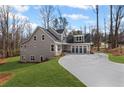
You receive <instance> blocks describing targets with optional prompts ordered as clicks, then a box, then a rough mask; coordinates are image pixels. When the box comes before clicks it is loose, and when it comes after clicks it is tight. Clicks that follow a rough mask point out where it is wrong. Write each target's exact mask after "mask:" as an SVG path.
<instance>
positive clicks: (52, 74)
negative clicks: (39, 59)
mask: <svg viewBox="0 0 124 93" xmlns="http://www.w3.org/2000/svg"><path fill="white" fill-rule="evenodd" d="M58 59H59V58H53V59H51V60H49V61H47V62H44V63H39V64H33V63H29V64H23V63H19V57H11V58H7V59H6V61H7V63H6V64H4V65H0V73H8V72H11V73H13V77H12V78H11V79H10V80H9V81H8V82H6V83H5V84H4V85H2V86H4V87H6V86H7V87H13V86H14V87H84V86H85V85H84V84H82V83H81V82H80V81H79V80H78V79H77V78H75V77H74V76H73V75H72V74H70V73H69V72H68V71H66V70H65V69H64V68H63V67H61V66H60V65H59V63H58Z"/></svg>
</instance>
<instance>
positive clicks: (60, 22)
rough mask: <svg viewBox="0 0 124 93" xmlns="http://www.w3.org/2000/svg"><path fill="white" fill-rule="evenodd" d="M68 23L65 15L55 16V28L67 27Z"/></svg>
mask: <svg viewBox="0 0 124 93" xmlns="http://www.w3.org/2000/svg"><path fill="white" fill-rule="evenodd" d="M67 25H68V22H67V19H66V18H65V17H59V18H55V19H54V20H53V28H55V29H65V28H66V27H67Z"/></svg>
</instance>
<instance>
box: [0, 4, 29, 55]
mask: <svg viewBox="0 0 124 93" xmlns="http://www.w3.org/2000/svg"><path fill="white" fill-rule="evenodd" d="M12 10H13V7H11V6H4V5H3V6H0V29H1V39H2V44H1V46H2V55H3V57H8V56H14V55H15V54H17V50H18V53H19V47H20V43H21V40H22V38H23V32H24V29H25V24H27V19H24V18H19V17H18V16H17V15H16V14H15V13H12ZM10 14H11V15H10ZM10 17H11V18H10ZM15 52H16V53H15Z"/></svg>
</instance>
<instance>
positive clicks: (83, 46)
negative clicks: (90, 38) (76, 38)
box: [70, 43, 90, 54]
mask: <svg viewBox="0 0 124 93" xmlns="http://www.w3.org/2000/svg"><path fill="white" fill-rule="evenodd" d="M70 47H71V48H70V49H71V53H74V54H89V53H90V44H89V43H88V44H87V43H74V44H71V45H70Z"/></svg>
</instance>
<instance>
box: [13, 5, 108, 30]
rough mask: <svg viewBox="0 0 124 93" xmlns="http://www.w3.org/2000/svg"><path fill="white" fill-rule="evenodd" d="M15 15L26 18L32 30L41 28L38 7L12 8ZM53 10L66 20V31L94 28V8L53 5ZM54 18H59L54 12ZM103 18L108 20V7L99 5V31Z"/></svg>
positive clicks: (102, 25)
mask: <svg viewBox="0 0 124 93" xmlns="http://www.w3.org/2000/svg"><path fill="white" fill-rule="evenodd" d="M13 7H14V11H15V12H16V14H17V15H19V16H20V17H23V18H27V19H28V20H29V21H30V22H31V23H32V25H33V29H35V28H36V27H37V26H42V19H41V18H40V16H39V14H40V13H39V6H36V5H28V6H13ZM54 7H55V8H59V10H60V11H61V15H62V16H63V17H66V18H67V21H68V22H69V24H68V29H70V28H72V29H80V28H82V29H83V28H84V26H86V27H87V29H88V28H89V26H96V13H95V12H96V11H95V6H88V5H87V6H85V5H78V6H77V5H59V6H56V5H54ZM54 14H55V16H57V17H58V16H59V14H58V12H57V11H56V10H55V11H54ZM104 18H105V19H106V21H108V20H109V6H107V5H99V25H100V27H101V29H103V27H104Z"/></svg>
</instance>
